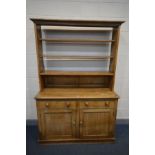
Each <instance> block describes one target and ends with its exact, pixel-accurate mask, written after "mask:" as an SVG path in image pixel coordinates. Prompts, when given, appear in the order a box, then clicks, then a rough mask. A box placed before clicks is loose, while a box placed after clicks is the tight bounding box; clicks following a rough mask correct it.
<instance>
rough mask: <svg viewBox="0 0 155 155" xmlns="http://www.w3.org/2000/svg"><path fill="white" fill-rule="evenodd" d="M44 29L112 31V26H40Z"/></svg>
mask: <svg viewBox="0 0 155 155" xmlns="http://www.w3.org/2000/svg"><path fill="white" fill-rule="evenodd" d="M41 29H42V30H44V31H67V32H84V33H85V32H112V31H113V29H112V28H95V27H67V26H42V27H41Z"/></svg>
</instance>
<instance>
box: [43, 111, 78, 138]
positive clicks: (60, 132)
mask: <svg viewBox="0 0 155 155" xmlns="http://www.w3.org/2000/svg"><path fill="white" fill-rule="evenodd" d="M42 115H43V122H42V123H43V126H44V130H43V132H44V133H43V135H44V138H45V139H61V138H63V139H64V138H73V137H75V125H76V120H75V112H74V110H48V111H45V112H43V114H42Z"/></svg>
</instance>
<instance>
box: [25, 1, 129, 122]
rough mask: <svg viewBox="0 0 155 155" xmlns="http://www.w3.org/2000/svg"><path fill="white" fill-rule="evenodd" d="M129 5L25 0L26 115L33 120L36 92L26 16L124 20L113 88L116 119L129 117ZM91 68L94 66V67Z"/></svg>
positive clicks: (31, 39)
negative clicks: (118, 98) (116, 111)
mask: <svg viewBox="0 0 155 155" xmlns="http://www.w3.org/2000/svg"><path fill="white" fill-rule="evenodd" d="M128 9H129V4H128V0H44V1H43V0H27V19H26V26H27V27H26V58H27V66H26V68H27V70H26V71H27V72H26V73H27V74H26V80H27V84H26V90H27V96H26V99H27V100H26V108H27V113H26V118H27V119H36V117H37V115H36V106H35V100H34V96H35V95H36V94H37V93H38V91H39V86H38V75H37V63H36V52H35V36H34V29H33V23H32V21H30V20H29V18H32V17H36V18H54V19H86V20H89V19H94V20H104V19H105V20H125V21H126V22H125V23H124V24H123V25H122V27H121V34H120V43H119V52H118V65H117V71H116V83H115V91H116V92H117V93H118V94H119V96H120V100H119V102H118V113H117V118H121V119H128V118H129V73H128V72H129V68H128V65H129V22H128V16H129V15H128V14H129V10H128ZM94 67H95V66H94Z"/></svg>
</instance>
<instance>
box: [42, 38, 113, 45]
mask: <svg viewBox="0 0 155 155" xmlns="http://www.w3.org/2000/svg"><path fill="white" fill-rule="evenodd" d="M40 40H41V41H46V42H50V43H54V44H55V43H65V44H66V43H68V44H107V43H112V42H115V40H93V39H73V38H72V39H50V38H41V39H40Z"/></svg>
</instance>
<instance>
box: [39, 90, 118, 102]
mask: <svg viewBox="0 0 155 155" xmlns="http://www.w3.org/2000/svg"><path fill="white" fill-rule="evenodd" d="M61 98H62V99H75V98H77V99H79V98H82V99H84V98H90V99H92V98H93V99H95V98H97V99H99V98H104V99H105V98H119V96H118V95H117V94H116V93H115V92H113V91H111V90H110V89H108V88H45V89H43V90H42V91H41V92H39V93H38V94H37V96H36V99H61Z"/></svg>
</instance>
